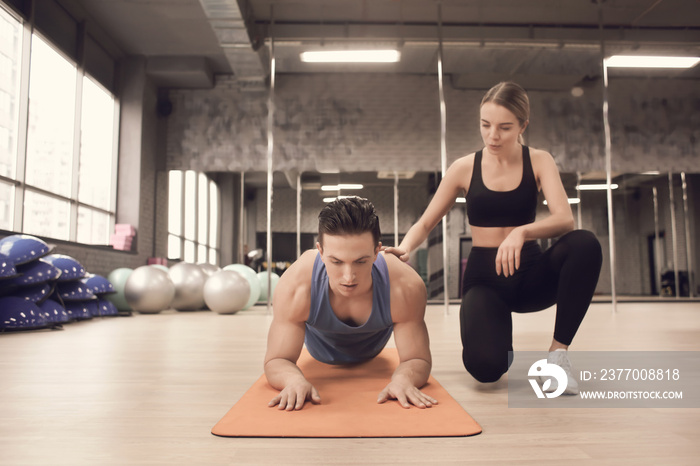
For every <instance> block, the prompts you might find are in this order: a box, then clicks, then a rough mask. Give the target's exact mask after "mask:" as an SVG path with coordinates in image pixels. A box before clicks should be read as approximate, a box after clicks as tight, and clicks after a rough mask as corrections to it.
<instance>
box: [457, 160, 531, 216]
mask: <svg viewBox="0 0 700 466" xmlns="http://www.w3.org/2000/svg"><path fill="white" fill-rule="evenodd" d="M481 159H482V151H479V152H477V153H476V154H475V155H474V168H473V170H472V180H471V183H470V184H469V191H468V192H467V216H468V218H469V224H470V225H474V226H476V227H517V226H520V225H525V224H528V223H532V222H534V221H535V213H536V211H537V194H538V189H537V181H536V180H535V173H534V172H533V171H532V162H531V161H530V149H529V148H528V147H527V146H523V176H522V179H521V180H520V184H519V185H518V187H517V188H515V189H513V190H512V191H491V190H490V189H489V188H487V187H486V186H485V185H484V179H483V176H482V174H481Z"/></svg>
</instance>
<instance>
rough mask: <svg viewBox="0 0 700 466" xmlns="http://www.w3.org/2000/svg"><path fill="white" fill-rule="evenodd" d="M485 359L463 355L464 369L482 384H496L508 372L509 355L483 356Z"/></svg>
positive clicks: (510, 360)
mask: <svg viewBox="0 0 700 466" xmlns="http://www.w3.org/2000/svg"><path fill="white" fill-rule="evenodd" d="M484 356H485V357H475V355H471V356H468V355H466V354H465V355H463V358H462V359H463V362H464V368H465V369H466V370H467V372H469V373H470V374H471V376H472V377H474V378H475V379H476V380H478V381H479V382H482V383H490V382H496V381H497V380H498V379H500V378H501V376H503V374H505V373H506V372H508V368H509V367H510V364H511V362H512V356H511V353H507V354H506V355H505V356H504V355H500V357H499V355H496V354H490V355H484Z"/></svg>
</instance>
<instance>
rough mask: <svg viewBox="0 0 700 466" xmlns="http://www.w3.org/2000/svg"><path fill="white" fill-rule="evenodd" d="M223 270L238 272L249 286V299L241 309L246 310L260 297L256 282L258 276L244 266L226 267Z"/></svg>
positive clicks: (257, 281) (258, 281)
mask: <svg viewBox="0 0 700 466" xmlns="http://www.w3.org/2000/svg"><path fill="white" fill-rule="evenodd" d="M224 270H233V271H234V272H238V273H239V274H241V275H242V276H243V278H245V279H246V280H247V281H248V285H250V297H249V298H248V302H247V303H246V305H245V306H244V307H243V309H248V308H249V307H250V306H252V305H253V304H255V303H256V302H257V300H258V298H259V297H260V280H258V274H257V273H256V272H255V270H253V269H251V268H250V267H248V266H247V265H244V264H231V265H227V266H226V267H224Z"/></svg>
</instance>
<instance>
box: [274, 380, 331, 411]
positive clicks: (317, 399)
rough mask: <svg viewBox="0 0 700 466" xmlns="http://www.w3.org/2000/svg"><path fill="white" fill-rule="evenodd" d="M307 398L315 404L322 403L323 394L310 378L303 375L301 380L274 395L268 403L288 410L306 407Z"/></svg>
mask: <svg viewBox="0 0 700 466" xmlns="http://www.w3.org/2000/svg"><path fill="white" fill-rule="evenodd" d="M306 400H309V401H311V403H313V404H319V403H321V396H320V395H319V394H318V391H317V390H316V388H314V386H313V385H311V384H310V383H309V381H308V380H306V379H305V378H303V377H301V378H300V379H299V380H297V381H294V382H293V383H290V384H289V385H287V386H286V387H284V389H283V390H282V391H281V392H280V394H279V395H277V396H276V397H274V398H273V399H272V400H271V401H270V402H269V403H268V404H267V405H268V406H270V407H272V406H278V408H279V409H284V410H287V411H292V410H299V409H301V408H303V407H304V403H305V402H306Z"/></svg>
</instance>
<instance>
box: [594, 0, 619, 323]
mask: <svg viewBox="0 0 700 466" xmlns="http://www.w3.org/2000/svg"><path fill="white" fill-rule="evenodd" d="M598 27H599V29H600V57H601V60H602V62H603V127H604V128H605V180H606V184H607V186H606V188H605V189H606V192H607V200H608V244H609V247H610V292H611V295H612V296H611V297H612V309H613V312H617V293H616V291H615V221H614V219H613V203H612V186H611V183H612V140H611V137H610V118H609V117H608V64H607V61H606V59H605V38H604V34H603V2H602V0H598Z"/></svg>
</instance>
